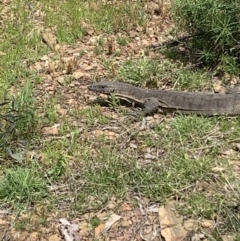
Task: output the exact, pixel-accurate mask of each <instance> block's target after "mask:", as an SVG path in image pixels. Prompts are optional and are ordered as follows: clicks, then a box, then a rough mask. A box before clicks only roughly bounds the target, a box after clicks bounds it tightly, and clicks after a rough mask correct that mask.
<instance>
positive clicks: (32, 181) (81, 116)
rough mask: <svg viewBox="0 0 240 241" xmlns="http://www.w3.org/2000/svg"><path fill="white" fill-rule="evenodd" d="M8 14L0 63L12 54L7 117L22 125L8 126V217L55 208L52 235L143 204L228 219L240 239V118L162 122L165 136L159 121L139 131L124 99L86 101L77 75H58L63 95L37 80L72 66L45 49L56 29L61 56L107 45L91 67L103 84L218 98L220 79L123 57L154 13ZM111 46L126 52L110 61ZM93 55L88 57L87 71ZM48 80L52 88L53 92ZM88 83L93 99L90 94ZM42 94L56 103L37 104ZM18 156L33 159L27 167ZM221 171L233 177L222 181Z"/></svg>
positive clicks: (109, 7) (137, 8)
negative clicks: (78, 220)
mask: <svg viewBox="0 0 240 241" xmlns="http://www.w3.org/2000/svg"><path fill="white" fill-rule="evenodd" d="M113 4H114V5H113ZM113 6H114V7H113ZM37 9H38V10H39V11H40V12H41V11H42V13H44V14H43V15H40V17H39V18H40V20H39V19H38V18H37V16H35V15H34V13H35V11H36V10H37ZM8 10H9V12H10V13H11V14H12V15H6V16H4V18H3V21H4V24H3V26H4V29H3V30H4V34H3V35H2V36H1V37H0V38H1V40H3V41H0V52H2V53H5V54H4V55H3V56H1V58H0V69H1V72H0V87H1V88H0V89H1V90H0V97H1V99H3V97H4V94H5V93H7V94H6V96H7V98H9V99H10V100H11V102H10V103H9V104H7V105H6V106H3V107H2V106H1V107H2V108H1V113H0V114H1V115H7V114H9V113H10V114H11V115H12V116H9V119H8V120H7V121H6V120H5V121H4V120H2V119H1V122H0V124H1V126H0V127H1V132H3V131H4V130H8V128H10V129H11V131H9V132H8V133H7V134H6V135H4V136H3V138H2V139H1V142H0V143H1V149H0V150H1V152H0V157H1V163H0V167H1V171H0V173H1V178H0V204H1V205H3V206H8V207H11V208H12V210H13V212H14V211H20V212H21V211H22V210H28V209H29V208H31V209H33V210H34V208H37V207H38V205H39V206H41V207H44V208H46V212H45V213H44V214H43V215H42V220H41V222H42V223H44V225H48V221H46V220H47V217H49V216H51V215H52V213H59V215H62V214H64V213H65V210H67V212H68V213H69V216H74V217H76V215H79V216H81V214H84V213H88V212H92V211H93V210H101V209H102V208H104V207H105V206H106V205H107V203H108V201H109V200H111V199H112V198H116V199H117V200H119V201H120V200H124V199H127V200H130V201H132V203H133V204H134V202H135V199H134V198H133V196H134V195H141V196H142V197H147V198H149V199H150V201H151V202H156V203H161V204H164V203H166V202H168V201H169V200H171V199H175V200H176V201H177V202H178V204H179V206H178V210H179V211H180V212H181V213H182V214H183V215H184V216H185V217H186V218H194V219H202V218H207V219H213V218H214V217H217V220H218V221H219V223H218V224H219V225H218V226H217V227H216V229H215V230H214V231H213V233H212V236H213V237H215V239H216V240H218V239H217V237H220V236H221V235H222V234H225V233H230V234H236V233H239V232H240V229H239V226H240V225H239V209H238V208H236V206H234V203H236V204H238V200H239V180H238V179H237V178H235V177H234V175H235V173H233V170H232V166H231V165H230V164H229V163H228V161H229V160H230V161H238V152H237V150H236V146H235V145H236V144H237V143H238V142H239V140H240V127H239V126H240V123H239V122H240V121H239V118H237V117H236V118H229V117H212V118H206V117H199V116H198V117H197V116H184V115H175V116H161V117H160V118H159V120H158V121H157V122H156V123H155V122H154V123H153V124H149V122H148V121H149V119H148V118H145V119H143V122H142V123H140V122H138V123H132V122H131V121H130V118H129V116H128V115H127V114H126V108H124V107H121V106H120V103H119V101H118V99H117V98H114V97H113V98H112V99H111V100H110V101H108V103H107V105H106V103H105V105H104V106H103V105H102V104H101V105H99V104H94V103H92V104H91V103H90V101H88V99H87V98H86V99H84V98H85V94H86V93H85V92H84V91H85V90H83V91H81V89H78V87H76V86H74V83H75V82H74V81H75V80H74V79H73V78H72V76H71V74H70V73H68V74H64V72H63V71H64V70H65V69H64V66H58V67H59V69H58V71H59V72H58V73H57V74H59V73H60V75H62V76H63V77H64V80H65V81H64V84H63V86H60V85H57V84H56V82H57V80H56V79H55V78H54V77H53V76H54V74H55V73H46V72H44V71H45V69H44V71H43V72H41V71H40V72H39V73H38V72H37V71H35V70H34V69H33V68H31V67H32V64H34V63H35V62H38V61H39V60H40V58H41V57H42V56H43V55H48V54H51V58H49V59H53V60H54V61H59V62H61V57H62V56H61V54H62V53H61V52H57V51H56V52H55V51H53V50H50V49H49V48H48V47H47V46H46V45H45V44H44V43H43V42H42V32H44V29H46V28H52V30H53V32H54V33H55V34H56V36H57V39H58V42H59V45H62V44H70V45H71V46H69V45H68V48H70V47H74V44H75V43H76V42H78V41H86V39H84V36H85V37H87V38H91V37H93V36H94V37H95V36H96V41H95V42H94V44H93V45H91V46H92V52H91V55H89V56H91V58H93V59H91V60H92V61H95V62H97V61H99V62H100V65H102V66H104V68H105V69H104V71H103V73H95V70H94V71H93V72H91V74H92V75H94V77H98V74H99V75H100V74H104V75H110V76H115V77H117V79H119V80H121V81H125V82H129V83H133V84H135V85H138V86H142V87H146V86H147V87H148V88H155V89H156V88H162V87H164V88H174V89H176V90H188V91H210V90H211V82H210V78H211V76H213V75H214V72H211V71H209V70H205V69H193V68H190V67H191V66H189V65H188V64H187V63H186V62H184V61H172V60H168V59H163V58H162V56H160V57H159V55H158V54H156V55H155V58H150V57H149V56H145V54H142V55H141V56H140V55H138V57H135V56H133V57H128V58H127V57H126V56H124V55H123V56H122V53H121V51H119V49H120V50H121V48H125V47H127V46H128V44H129V43H130V42H131V44H134V41H135V40H134V38H130V37H129V36H128V34H129V31H130V30H132V29H135V28H136V27H137V26H142V27H143V28H144V27H145V24H146V22H147V21H148V18H147V14H146V12H145V11H144V4H143V3H140V2H138V1H137V2H134V3H133V2H132V1H123V2H117V3H114V2H110V3H107V4H106V3H105V2H103V1H93V0H92V1H61V2H59V1H55V0H53V1H44V0H42V1H38V2H36V3H35V2H34V3H33V9H32V10H29V8H28V7H26V5H25V3H23V2H22V1H20V0H14V1H12V2H11V4H10V5H9V9H8ZM8 16H13V19H11V18H10V17H8ZM13 20H14V21H13ZM36 21H37V23H38V24H40V26H39V25H37V24H36ZM88 32H91V34H90V35H91V36H89V35H88ZM118 33H120V35H118ZM108 36H110V37H111V38H114V40H116V41H115V44H116V46H117V47H116V49H118V51H113V53H112V55H107V57H106V49H107V46H108V41H107V39H108ZM78 43H79V42H78ZM84 43H86V46H87V43H89V42H84ZM77 46H78V45H77ZM137 48H139V46H137ZM87 51H88V50H85V49H83V50H80V56H79V58H80V59H81V58H82V59H81V60H84V58H85V57H86V56H87V55H88V54H89V53H88V52H87ZM142 53H144V51H143V52H142ZM119 56H120V57H121V58H119V59H120V60H119V59H118V58H116V57H119ZM123 57H124V58H123ZM225 61H226V62H227V61H228V65H224V64H223V62H222V63H221V64H222V65H221V66H220V67H221V68H222V69H224V68H225V69H224V70H227V69H228V68H229V66H230V65H231V66H232V70H233V71H232V73H235V69H234V68H235V63H234V61H232V59H231V58H230V59H228V58H227V57H226V58H225ZM182 62H184V63H185V65H183V64H182ZM54 63H55V62H54ZM79 66H80V65H79ZM79 66H77V67H79ZM79 68H80V67H79ZM105 70H106V72H105ZM45 75H51V77H52V79H50V78H46V79H47V81H46V79H45V77H46V76H45ZM95 75H96V76H95ZM57 76H59V75H57ZM48 77H49V76H48ZM49 79H50V80H49ZM77 81H78V83H80V86H81V87H82V86H84V85H86V84H87V83H88V82H84V81H85V80H84V79H80V80H77ZM46 82H47V84H48V85H51V84H52V85H55V86H54V87H56V93H50V91H48V90H47V89H46V90H45V85H44V84H46ZM73 86H74V87H73ZM39 87H41V88H43V89H44V91H43V92H37V91H38V90H39ZM10 88H11V91H10ZM41 88H40V89H41ZM74 88H75V89H74ZM12 89H13V90H12ZM73 92H74V94H75V95H73V96H71V93H73ZM66 93H69V98H70V99H67V98H66ZM41 95H43V96H41ZM39 97H42V98H39ZM69 100H77V104H76V105H75V106H71V105H70V104H69V103H70V102H69ZM87 105H88V106H87ZM59 106H63V107H64V108H66V109H67V114H65V115H62V114H61V113H59V112H58V108H59ZM113 112H114V114H113ZM146 119H147V121H146ZM150 120H153V119H151V118H150ZM55 124H58V125H59V128H58V134H57V135H44V134H43V128H44V127H49V126H53V125H55ZM138 124H139V125H138ZM143 126H144V128H142V127H143ZM113 133H114V135H113ZM7 150H10V151H11V152H12V153H13V154H15V155H19V154H21V153H23V154H24V155H23V157H22V158H21V161H17V160H16V158H13V156H11V155H9V151H7ZM228 150H233V152H232V154H229V155H225V154H223V153H224V152H225V151H228ZM230 153H231V152H230ZM149 154H151V155H150V156H151V157H149ZM216 167H221V168H223V170H224V171H222V172H217V173H215V172H214V168H216ZM201 183H205V184H206V183H207V188H205V189H204V188H201V187H200V186H201V185H200V184H201ZM135 204H136V203H135ZM62 206H64V208H66V209H64V210H62V209H61V207H62ZM136 207H137V205H136ZM64 215H65V214H64ZM88 222H89V223H90V224H91V226H92V227H93V228H94V227H97V226H98V224H99V223H100V220H98V218H96V217H93V218H91V219H90V220H88ZM27 225H30V226H31V219H28V218H26V219H24V220H22V221H21V220H17V222H16V227H17V228H18V229H26V226H27ZM214 232H215V233H214ZM236 240H237V237H236Z"/></svg>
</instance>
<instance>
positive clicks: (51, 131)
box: [42, 124, 60, 135]
mask: <svg viewBox="0 0 240 241" xmlns="http://www.w3.org/2000/svg"><path fill="white" fill-rule="evenodd" d="M59 127H60V124H55V125H53V126H50V127H44V128H43V129H42V133H43V135H57V134H58V128H59Z"/></svg>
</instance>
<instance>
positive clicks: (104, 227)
mask: <svg viewBox="0 0 240 241" xmlns="http://www.w3.org/2000/svg"><path fill="white" fill-rule="evenodd" d="M120 218H121V216H119V215H117V214H114V213H113V214H111V216H110V217H109V218H108V220H107V222H106V223H105V224H104V223H102V224H100V225H99V226H98V227H96V228H95V237H96V236H98V235H99V234H101V233H103V232H106V231H108V230H109V229H110V228H111V226H112V225H113V224H114V223H115V222H117V221H118V220H119V219H120Z"/></svg>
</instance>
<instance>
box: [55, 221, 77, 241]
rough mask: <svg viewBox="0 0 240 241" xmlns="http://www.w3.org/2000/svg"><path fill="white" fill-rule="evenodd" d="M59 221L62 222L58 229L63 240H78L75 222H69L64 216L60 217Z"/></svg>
mask: <svg viewBox="0 0 240 241" xmlns="http://www.w3.org/2000/svg"><path fill="white" fill-rule="evenodd" d="M59 222H60V223H61V224H62V225H61V226H60V227H59V228H58V230H59V232H60V234H61V235H62V236H63V238H64V240H65V241H80V240H81V238H80V235H79V233H78V231H79V226H78V225H77V224H75V223H73V224H71V223H70V222H69V221H68V220H67V219H66V218H60V219H59Z"/></svg>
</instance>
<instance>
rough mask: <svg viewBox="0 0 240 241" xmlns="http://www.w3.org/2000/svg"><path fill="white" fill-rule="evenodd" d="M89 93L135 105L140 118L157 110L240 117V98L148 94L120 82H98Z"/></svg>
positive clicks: (231, 94) (195, 94)
mask: <svg viewBox="0 0 240 241" xmlns="http://www.w3.org/2000/svg"><path fill="white" fill-rule="evenodd" d="M88 89H89V90H91V91H93V92H97V93H103V94H106V95H114V96H116V97H118V98H120V99H124V100H127V101H129V102H132V103H136V104H138V105H140V106H142V107H143V114H144V115H147V114H152V113H154V112H157V110H158V109H160V110H161V112H163V113H167V112H171V113H172V112H178V113H183V114H196V115H205V116H212V115H231V116H232V115H239V114H240V94H238V93H235V92H234V93H229V94H213V93H200V92H182V91H165V90H148V89H146V90H145V89H141V88H138V87H135V86H133V85H130V84H126V83H122V82H111V81H101V82H97V83H94V84H91V85H89V86H88Z"/></svg>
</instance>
